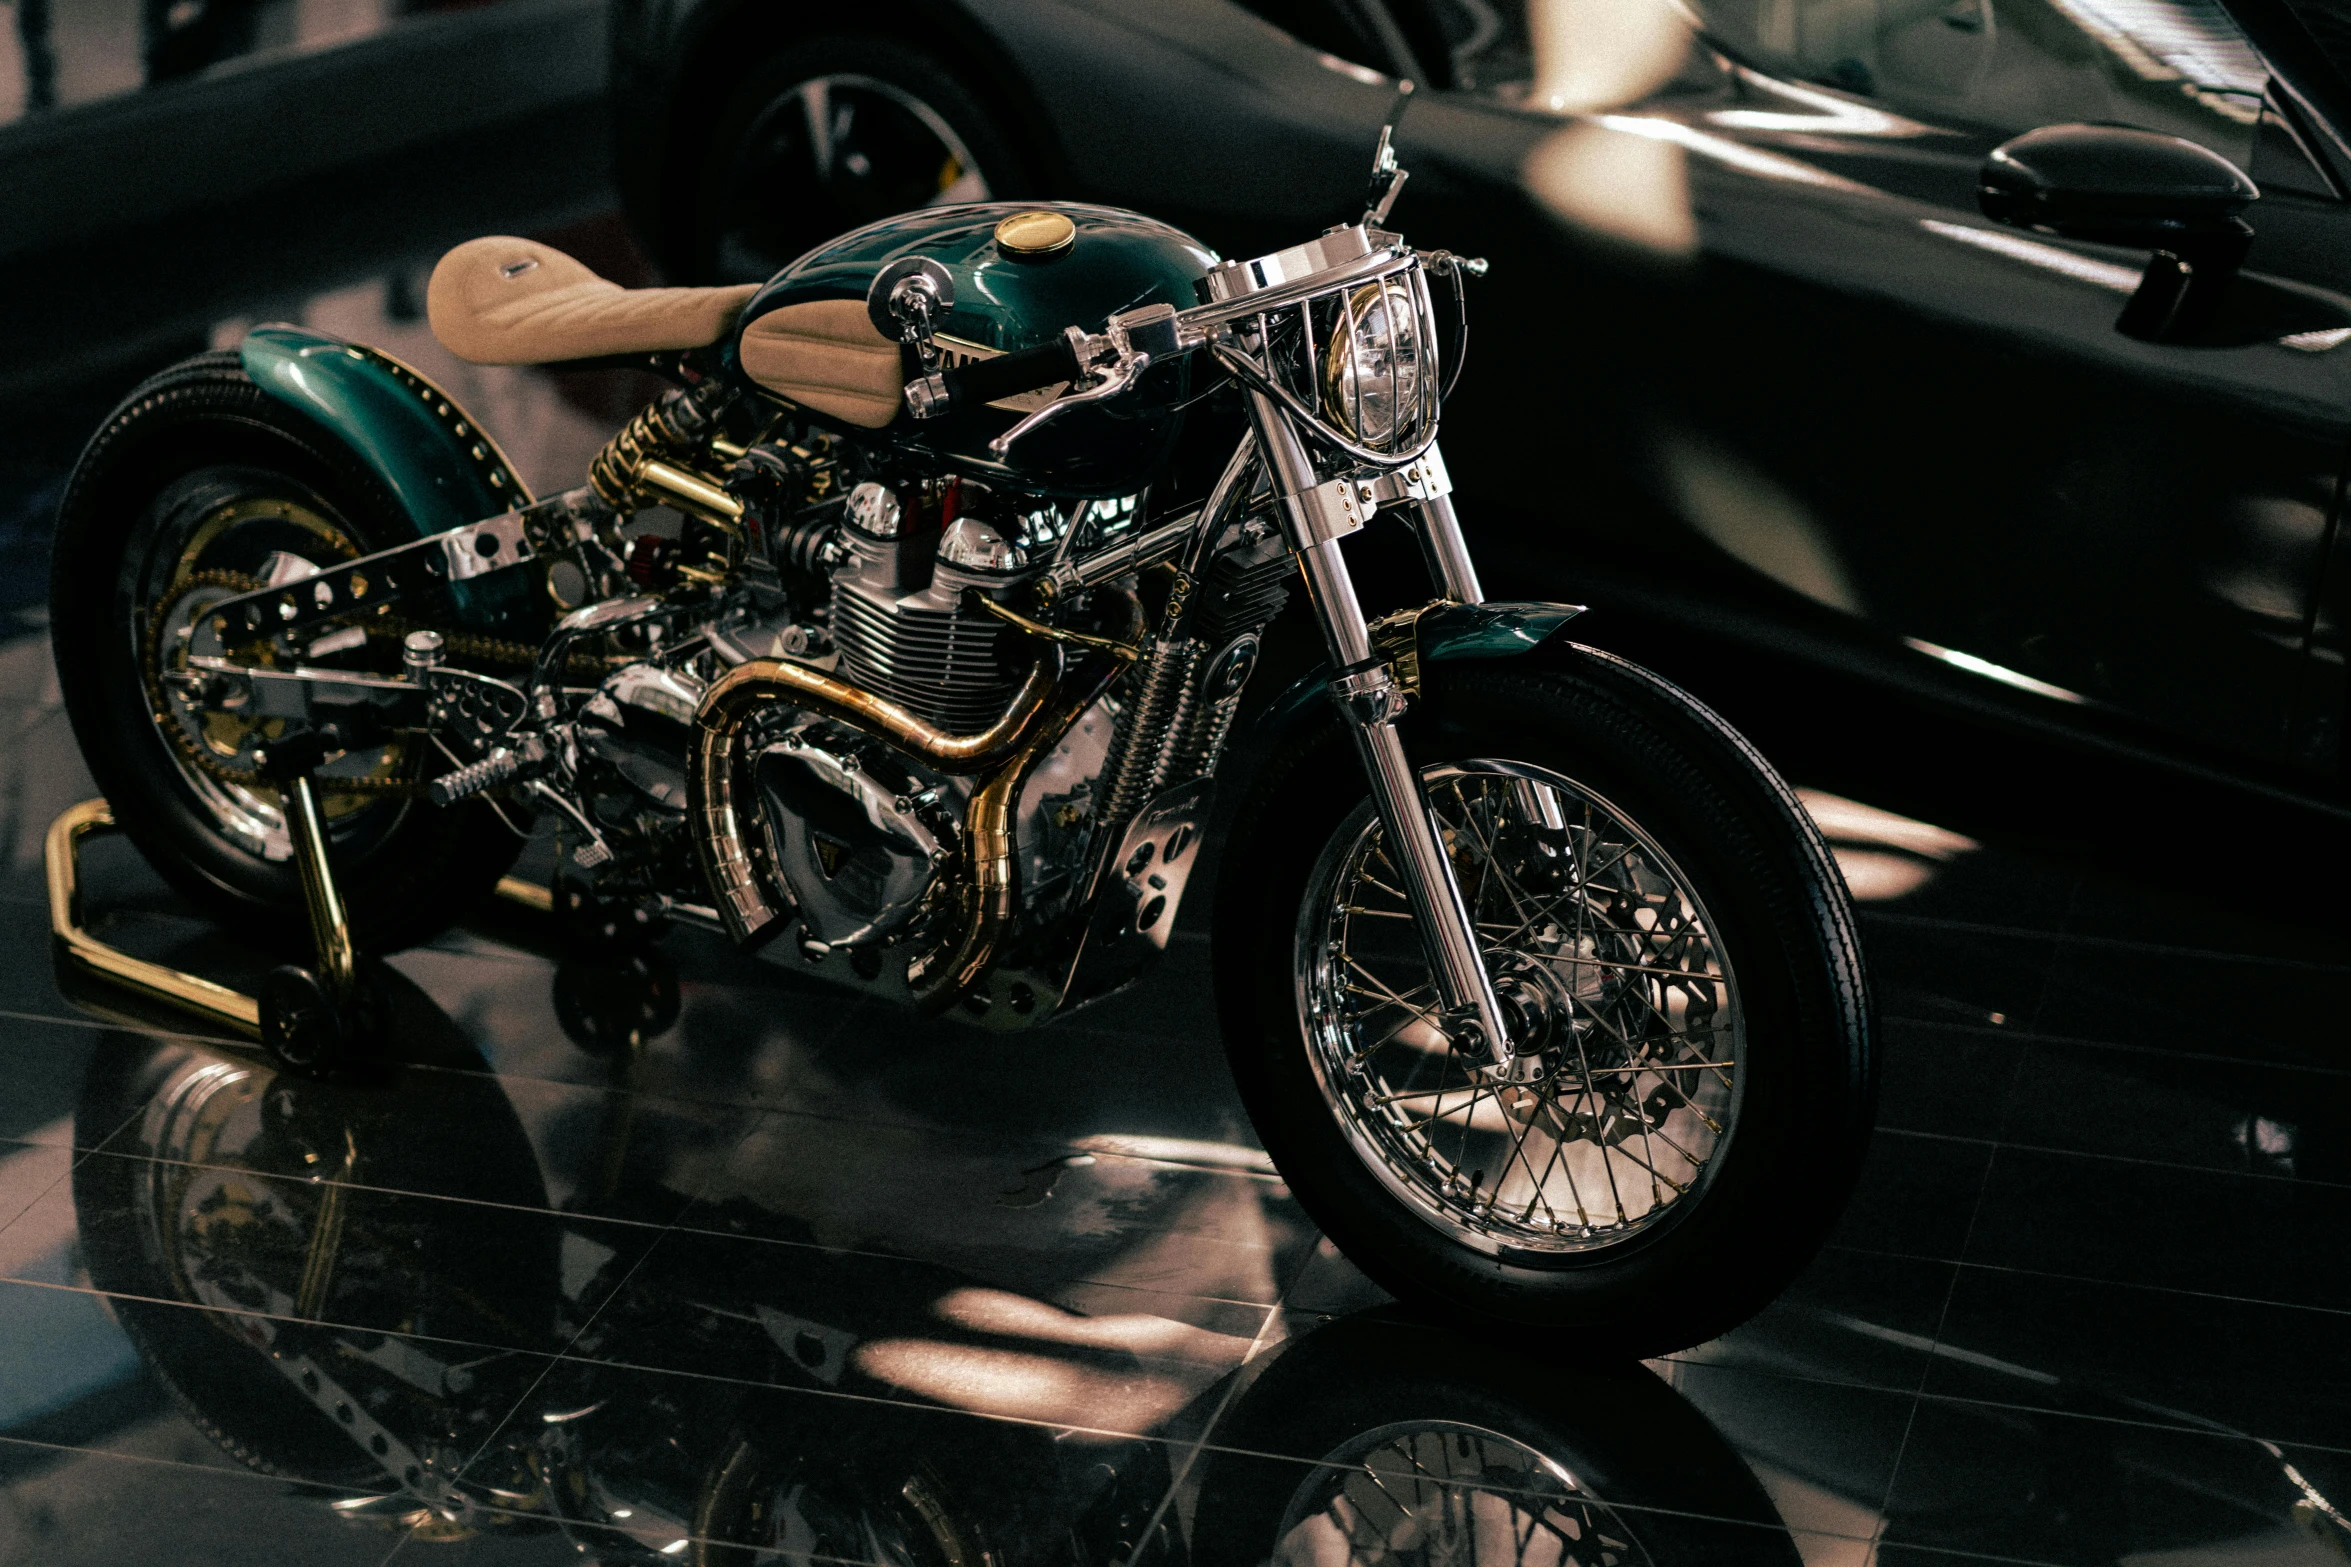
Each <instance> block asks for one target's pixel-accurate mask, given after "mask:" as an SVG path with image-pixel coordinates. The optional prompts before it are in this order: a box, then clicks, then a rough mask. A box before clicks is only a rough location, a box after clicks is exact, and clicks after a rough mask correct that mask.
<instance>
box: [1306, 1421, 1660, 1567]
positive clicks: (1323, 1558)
mask: <svg viewBox="0 0 2351 1567" xmlns="http://www.w3.org/2000/svg"><path fill="white" fill-rule="evenodd" d="M1275 1539H1276V1544H1275V1547H1274V1553H1273V1562H1274V1564H1275V1567H1289V1564H1292V1563H1296V1564H1299V1567H1304V1564H1306V1563H1317V1564H1319V1563H1333V1562H1344V1563H1347V1564H1348V1567H1356V1564H1361V1567H1375V1564H1376V1567H1410V1564H1414V1563H1429V1564H1432V1567H1434V1564H1437V1563H1447V1564H1451V1563H1461V1564H1464V1567H1522V1564H1523V1567H1536V1564H1540V1567H1581V1564H1586V1563H1589V1564H1591V1567H1600V1564H1602V1563H1608V1564H1623V1563H1627V1562H1634V1561H1641V1562H1645V1561H1648V1560H1649V1559H1650V1557H1649V1554H1648V1552H1647V1551H1645V1550H1643V1549H1642V1548H1641V1547H1640V1545H1639V1543H1638V1542H1637V1541H1636V1540H1635V1539H1634V1536H1633V1533H1632V1531H1631V1530H1630V1529H1628V1528H1627V1527H1626V1526H1625V1523H1624V1520H1623V1519H1622V1518H1621V1517H1619V1516H1618V1514H1617V1512H1616V1510H1615V1509H1613V1508H1611V1507H1609V1506H1608V1505H1607V1504H1606V1503H1604V1502H1601V1501H1599V1500H1597V1499H1596V1498H1594V1497H1593V1496H1591V1495H1590V1494H1589V1493H1588V1492H1586V1491H1585V1490H1584V1489H1583V1487H1582V1486H1581V1485H1580V1484H1579V1483H1578V1482H1577V1480H1576V1477H1575V1476H1574V1475H1572V1474H1570V1473H1569V1472H1568V1471H1567V1470H1566V1469H1565V1468H1563V1467H1562V1466H1561V1465H1560V1464H1559V1462H1558V1461H1557V1460H1556V1459H1552V1458H1549V1457H1546V1456H1545V1455H1543V1454H1542V1453H1539V1452H1537V1451H1535V1449H1533V1448H1531V1447H1529V1446H1527V1445H1526V1444H1525V1443H1524V1442H1520V1441H1517V1440H1515V1439H1513V1438H1511V1437H1507V1436H1504V1435H1502V1434H1501V1433H1499V1432H1495V1431H1489V1430H1486V1429H1485V1428H1483V1427H1481V1426H1474V1425H1467V1424H1463V1423H1462V1422H1459V1421H1452V1420H1414V1421H1407V1422H1403V1423H1400V1424H1397V1425H1390V1426H1382V1427H1380V1428H1378V1429H1377V1430H1372V1431H1366V1432H1364V1433H1363V1434H1362V1435H1360V1436H1358V1437H1356V1438H1355V1439H1354V1440H1353V1441H1351V1442H1349V1443H1348V1444H1347V1445H1346V1446H1344V1447H1342V1448H1340V1449H1339V1450H1338V1451H1336V1452H1333V1453H1329V1454H1327V1455H1325V1456H1324V1458H1323V1460H1322V1462H1321V1463H1319V1464H1317V1465H1316V1466H1315V1468H1314V1471H1313V1472H1312V1473H1311V1474H1310V1475H1309V1476H1308V1477H1307V1479H1306V1480H1305V1481H1304V1482H1303V1483H1302V1484H1300V1485H1299V1487H1298V1489H1297V1491H1296V1492H1295V1493H1294V1494H1293V1495H1292V1496H1291V1498H1290V1505H1289V1506H1288V1508H1287V1509H1285V1511H1284V1513H1283V1515H1282V1521H1281V1525H1280V1528H1279V1531H1278V1532H1277V1534H1276V1536H1275Z"/></svg>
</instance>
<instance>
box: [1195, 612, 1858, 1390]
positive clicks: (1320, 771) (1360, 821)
mask: <svg viewBox="0 0 2351 1567" xmlns="http://www.w3.org/2000/svg"><path fill="white" fill-rule="evenodd" d="M1405 729H1406V740H1407V744H1408V746H1409V747H1410V750H1411V754H1412V755H1413V757H1414V759H1415V761H1416V763H1418V764H1419V765H1420V767H1421V769H1422V777H1423V782H1424V787H1425V788H1426V790H1427V792H1428V794H1429V796H1430V803H1431V806H1432V808H1433V809H1434V810H1435V811H1436V814H1437V816H1438V819H1439V824H1440V827H1441V828H1442V829H1443V830H1444V833H1445V836H1446V839H1447V841H1448V844H1449V847H1450V851H1451V853H1452V856H1453V860H1454V866H1455V873H1456V875H1457V876H1458V877H1459V878H1460V880H1461V883H1462V890H1463V893H1464V896H1465V898H1466V899H1467V901H1468V902H1469V904H1470V908H1471V913H1472V917H1473V919H1474V920H1476V922H1477V923H1478V926H1479V931H1480V935H1481V938H1482V939H1483V940H1484V942H1485V943H1486V947H1487V957H1488V963H1489V967H1490V969H1491V971H1492V972H1493V973H1494V975H1495V978H1496V984H1497V988H1498V989H1500V990H1501V991H1502V992H1503V994H1504V998H1505V1001H1506V1003H1507V1004H1508V1005H1509V1006H1510V1007H1511V1008H1512V1010H1513V1011H1514V1013H1515V1014H1516V1017H1517V1019H1518V1023H1517V1025H1516V1030H1517V1032H1518V1033H1519V1035H1520V1037H1521V1038H1523V1039H1526V1040H1530V1041H1532V1042H1533V1043H1534V1044H1535V1045H1537V1046H1538V1047H1539V1048H1540V1049H1541V1050H1542V1060H1543V1077H1542V1080H1541V1081H1540V1082H1538V1083H1535V1084H1531V1085H1525V1086H1516V1085H1507V1084H1499V1083H1496V1082H1494V1081H1493V1080H1492V1079H1491V1078H1490V1077H1488V1076H1486V1075H1484V1074H1482V1073H1481V1072H1480V1071H1479V1069H1478V1068H1477V1066H1476V1064H1475V1063H1474V1062H1471V1061H1468V1060H1465V1059H1463V1058H1462V1057H1460V1056H1458V1055H1456V1054H1455V1053H1454V1052H1453V1051H1452V1050H1451V1049H1450V1047H1449V1046H1448V1044H1447V1043H1446V1040H1445V1036H1444V1035H1443V1034H1442V1032H1441V1031H1439V1030H1438V1029H1437V1028H1436V1027H1435V1025H1434V1019H1433V1017H1432V1016H1431V1014H1433V1013H1434V1011H1435V1010H1436V1006H1435V1001H1434V991H1433V986H1432V985H1431V983H1430V980H1429V973H1428V968H1427V965H1426V962H1425V959H1423V957H1422V956H1421V952H1420V946H1419V942H1418V939H1417V935H1416V932H1415V929H1414V926H1413V924H1412V922H1411V920H1410V918H1409V916H1408V915H1407V914H1406V913H1405V905H1404V902H1403V898H1402V893H1401V889H1400V887H1399V886H1398V885H1397V878H1396V876H1395V873H1394V871H1393V869H1392V867H1391V866H1390V865H1389V864H1388V862H1387V860H1386V858H1385V853H1384V849H1383V846H1382V835H1381V831H1380V828H1379V826H1378V823H1377V820H1376V818H1375V816H1374V815H1373V812H1372V809H1371V804H1370V801H1369V799H1368V797H1367V791H1366V789H1365V787H1364V784H1363V780H1362V772H1361V768H1360V766H1359V764H1358V763H1357V761H1356V758H1355V755H1354V752H1353V749H1352V746H1351V745H1350V743H1349V742H1348V740H1347V738H1346V736H1345V735H1344V734H1343V733H1342V732H1341V731H1340V730H1339V728H1338V726H1337V723H1336V722H1335V720H1334V721H1328V722H1325V723H1323V724H1322V725H1321V726H1320V728H1319V729H1318V730H1317V731H1316V732H1315V733H1314V734H1313V735H1312V736H1311V737H1310V738H1309V740H1308V741H1307V742H1306V743H1304V744H1299V745H1293V746H1289V747H1286V748H1285V749H1284V752H1283V755H1282V757H1281V759H1279V760H1277V761H1276V762H1275V764H1274V765H1273V766H1272V767H1270V768H1269V769H1268V771H1267V773H1266V775H1265V776H1264V777H1262V778H1261V779H1260V780H1259V781H1258V784H1257V786H1256V787H1255V788H1254V789H1253V790H1252V792H1251V795H1250V797H1249V799H1248V800H1247V801H1246V802H1245V804H1244V806H1243V809H1242V812H1241V816H1240V819H1239V821H1238V823H1237V825H1236V828H1235V831H1234V836H1233V841H1232V844H1231V847H1230V849H1229V851H1228V853H1227V858H1226V861H1225V864H1226V866H1227V870H1226V875H1225V880H1224V886H1223V891H1222V892H1221V894H1220V898H1219V908H1218V912H1217V921H1216V928H1215V942H1216V954H1217V982H1218V994H1219V1005H1220V1009H1221V1011H1222V1014H1223V1020H1224V1025H1225V1033H1226V1038H1227V1044H1228V1049H1229V1051H1230V1053H1231V1056H1232V1062H1233V1068H1234V1072H1235V1076H1236V1078H1237V1079H1238V1082H1239V1085H1240V1089H1241V1093H1242V1097H1243V1099H1244V1101H1245V1102H1246V1103H1247V1105H1248V1107H1249V1111H1250V1115H1251V1117H1252V1119H1253V1120H1254V1121H1255V1123H1256V1126H1257V1129H1258V1132H1259V1135H1260V1136H1261V1137H1262V1138H1263V1139H1264V1141H1265V1145H1266V1148H1267V1151H1268V1152H1269V1153H1271V1154H1272V1155H1273V1158H1274V1161H1275V1163H1276V1164H1277V1165H1278V1166H1279V1168H1280V1169H1281V1171H1282V1174H1283V1176H1284V1178H1285V1179H1286V1180H1288V1182H1289V1183H1290V1186H1291V1188H1292V1190H1293V1191H1295V1192H1296V1193H1297V1195H1298V1198H1299V1201H1300V1202H1301V1203H1302V1204H1303V1205H1304V1206H1305V1208H1306V1210H1307V1212H1308V1213H1309V1214H1310V1215H1311V1216H1312V1217H1313V1218H1314V1219H1315V1221H1316V1222H1317V1223H1318V1224H1320V1225H1321V1226H1322V1227H1323V1229H1324V1231H1325V1232H1326V1233H1327V1234H1329V1235H1330V1237H1331V1238H1332V1240H1334V1241H1335V1242H1336V1243H1337V1244H1338V1245H1339V1247H1340V1249H1341V1250H1342V1251H1344V1252H1345V1253H1346V1254H1347V1255H1348V1256H1349V1257H1350V1258H1351V1259H1352V1260H1354V1261H1355V1263H1356V1264H1357V1265H1358V1266H1360V1267H1361V1268H1362V1269H1363V1270H1364V1272H1365V1273H1367V1274H1368V1275H1370V1276H1371V1278H1372V1279H1373V1280H1374V1281H1375V1282H1377V1283H1378V1284H1380V1285H1381V1286H1382V1287H1384V1288H1386V1289H1387V1290H1389V1291H1390V1292H1391V1293H1393V1294H1395V1295H1397V1296H1399V1297H1402V1298H1404V1299H1407V1300H1410V1301H1413V1302H1415V1303H1418V1304H1420V1305H1423V1306H1425V1307H1429V1308H1432V1309H1435V1310H1439V1311H1442V1312H1445V1313H1448V1314H1451V1315H1453V1316H1455V1317H1459V1318H1466V1319H1470V1320H1473V1321H1477V1322H1482V1323H1486V1324H1511V1325H1516V1326H1527V1327H1543V1328H1552V1329H1559V1328H1565V1329H1570V1330H1572V1332H1573V1335H1574V1336H1573V1337H1572V1338H1571V1339H1570V1340H1569V1341H1568V1343H1567V1344H1566V1345H1565V1346H1564V1347H1566V1348H1568V1349H1570V1350H1581V1351H1587V1352H1592V1353H1604V1354H1623V1353H1632V1354H1641V1355H1649V1354H1658V1353H1664V1352H1667V1351H1671V1350H1675V1349H1681V1348H1685V1347H1687V1346H1689V1345H1691V1344H1694V1343H1697V1342H1700V1341H1702V1340H1704V1339H1708V1338H1712V1337H1714V1336H1716V1335H1717V1334H1720V1333H1722V1332H1724V1331H1726V1330H1728V1329H1729V1328H1731V1327H1732V1326H1734V1325H1736V1324H1737V1323H1739V1322H1740V1321H1742V1320H1744V1319H1745V1318H1746V1317H1748V1316H1750V1315H1752V1314H1753V1313H1754V1312H1755V1311H1756V1310H1758V1309H1759V1308H1760V1307H1761V1306H1763V1305H1764V1304H1765V1303H1766V1302H1767V1301H1769V1300H1770V1299H1771V1298H1772V1296H1773V1295H1775V1294H1777V1293H1778V1292H1779V1290H1780V1289H1782V1288H1783V1287H1784V1286H1785V1285H1786V1284H1787V1282H1788V1281H1789V1280H1790V1279H1791V1278H1793V1277H1794V1275H1795V1274H1796V1272H1797V1271H1798V1270H1799V1269H1800V1268H1802V1267H1803V1266H1804V1265H1805V1264H1806V1263H1807V1262H1808V1261H1809V1260H1810V1259H1811V1257H1812V1256H1813V1254H1814V1253H1815V1252H1816V1251H1817V1250H1818V1248H1819V1246H1820V1245H1821V1243H1822V1241H1823V1240H1824V1239H1825V1238H1826V1236H1827V1234H1828V1232H1829V1230H1830V1228H1831V1226H1832V1225H1833V1224H1834V1222H1835V1220H1836V1218H1837V1215H1838V1214H1839V1213H1840V1211H1841V1210H1842V1208H1843V1205H1844V1201H1845V1198H1846V1195H1847V1194H1848V1192H1849V1191H1850V1189H1851V1186H1852V1183H1853V1179H1854V1176H1855V1174H1856V1172H1857V1170H1858V1168H1859V1164H1860V1157H1861V1152H1862V1149H1863V1145H1864V1143H1865V1141H1866V1139H1867V1136H1868V1131H1869V1127H1870V1123H1871V1120H1872V1116H1873V1113H1874V1104H1875V1054H1874V1048H1873V1043H1872V1033H1873V1028H1872V1019H1871V1014H1870V1010H1869V1004H1868V999H1867V992H1866V987H1865V984H1864V980H1863V975H1862V965H1861V955H1860V949H1859V946H1858V943H1857V941H1856V939H1855V936H1854V932H1853V921H1852V913H1851V908H1850V904H1849V902H1848V900H1847V897H1846V894H1845V889H1844V884H1843V882H1842V880H1841V879H1840V878H1839V876H1838V873H1837V871H1836V868H1835V866H1834V863H1833V862H1832V861H1831V860H1830V858H1829V856H1828V852H1827V849H1826V847H1825V845H1823V844H1822V842H1821V840H1820V837H1819V835H1818V833H1817V832H1816V831H1814V829H1813V827H1812V825H1811V823H1810V821H1809V819H1808V818H1807V817H1806V816H1805V815H1804V813H1803V811H1802V808H1801V807H1800V806H1799V805H1798V804H1797V802H1796V801H1795V799H1794V797H1793V796H1792V795H1791V794H1790V792H1789V791H1788V788H1787V786H1786V785H1785V784H1784V783H1782V782H1781V781H1780V779H1779V778H1778V777H1777V776H1776V775H1775V774H1774V773H1773V772H1772V771H1771V769H1770V767H1769V765H1768V764H1766V763H1765V762H1764V761H1763V760H1762V758H1761V757H1759V756H1757V755H1756V754H1755V752H1754V751H1753V750H1752V749H1751V748H1750V747H1748V746H1747V745H1746V743H1745V742H1744V741H1743V740H1741V739H1740V738H1739V736H1738V735H1737V734H1736V733H1734V732H1733V731H1732V730H1731V729H1730V728H1729V727H1728V726H1727V725H1725V724H1724V723H1723V722H1722V721H1721V720H1720V719H1718V718H1716V717H1715V716H1714V715H1713V714H1712V713H1710V712H1708V711H1707V710H1706V709H1705V708H1704V707H1703V706H1702V705H1700V704H1699V703H1698V702H1696V701H1695V700H1694V699H1692V698H1691V697H1689V696H1688V695H1686V694H1685V693H1683V692H1681V691H1679V690H1677V689H1676V688H1674V687H1673V686H1671V685H1669V684H1667V683H1666V682H1665V681H1663V680H1660V679H1658V678H1657V677H1656V676H1654V675H1651V674H1649V673H1648V672H1647V671H1645V670H1641V669H1639V668H1637V667H1636V666H1634V665H1631V664H1628V663H1626V662H1624V661H1623V660H1621V659H1617V658H1614V657H1612V656H1610V655H1608V654H1605V653H1600V652H1597V651H1594V650H1591V649H1588V648H1582V647H1574V646H1569V647H1565V648H1561V649H1558V650H1556V651H1555V652H1552V653H1550V654H1547V655H1546V656H1545V658H1544V660H1543V661H1542V663H1540V664H1536V663H1534V662H1532V661H1529V662H1526V663H1514V664H1512V665H1508V666H1500V667H1497V666H1492V665H1487V666H1477V665H1460V664H1454V665H1443V666H1436V667H1434V668H1433V669H1432V670H1431V671H1430V677H1429V682H1428V689H1427V690H1426V691H1425V692H1424V694H1423V696H1422V698H1421V700H1420V702H1419V703H1418V704H1417V706H1416V708H1415V710H1414V712H1413V713H1412V715H1411V716H1410V717H1409V718H1408V719H1407V721H1406V725H1405Z"/></svg>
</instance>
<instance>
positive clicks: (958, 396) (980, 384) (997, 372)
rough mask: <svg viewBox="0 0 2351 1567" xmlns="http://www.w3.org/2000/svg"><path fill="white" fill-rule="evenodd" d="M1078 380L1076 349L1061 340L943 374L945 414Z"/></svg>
mask: <svg viewBox="0 0 2351 1567" xmlns="http://www.w3.org/2000/svg"><path fill="white" fill-rule="evenodd" d="M1077 378H1078V356H1077V350H1076V349H1074V348H1072V347H1071V346H1070V343H1069V340H1068V339H1067V338H1058V339H1056V340H1054V341H1053V342H1050V343H1046V344H1043V345H1041V346H1039V347H1036V348H1024V349H1022V350H1020V351H1019V352H1018V353H1012V354H999V355H997V356H996V357H995V358H994V359H983V360H981V361H980V362H979V363H977V364H972V365H966V366H964V367H963V368H962V369H960V370H942V371H940V372H939V383H940V389H941V390H942V391H943V392H944V393H945V408H944V409H942V411H945V410H946V409H955V408H969V407H972V406H974V405H976V404H980V403H992V402H995V401H997V400H998V399H999V398H1005V397H1018V396H1019V395H1020V394H1021V393H1023V392H1039V391H1043V390H1044V389H1045V388H1046V387H1049V386H1061V385H1063V384H1065V383H1067V382H1070V381H1074V380H1076V379H1077Z"/></svg>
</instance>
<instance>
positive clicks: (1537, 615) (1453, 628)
mask: <svg viewBox="0 0 2351 1567" xmlns="http://www.w3.org/2000/svg"><path fill="white" fill-rule="evenodd" d="M1583 612H1584V606H1583V605H1581V604H1541V603H1531V602H1526V603H1497V604H1440V605H1438V606H1437V607H1436V608H1434V609H1432V610H1430V611H1429V612H1428V613H1426V614H1424V615H1422V616H1421V617H1420V619H1419V620H1418V621H1417V622H1416V623H1415V624H1414V626H1413V634H1414V635H1415V637H1417V638H1418V640H1419V642H1420V656H1421V657H1422V658H1424V659H1434V660H1437V661H1438V662H1440V663H1441V662H1444V661H1445V660H1448V659H1455V658H1516V657H1517V656H1518V655H1519V654H1521V653H1531V652H1533V651H1534V650H1535V649H1536V648H1539V647H1541V646H1542V645H1543V644H1544V643H1545V642H1546V641H1548V640H1549V639H1550V637H1551V634H1552V633H1553V632H1555V631H1557V630H1558V629H1559V628H1560V627H1561V626H1564V625H1566V624H1567V623H1568V622H1569V621H1571V620H1573V619H1575V617H1576V616H1578V615H1580V614H1582V613H1583Z"/></svg>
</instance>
